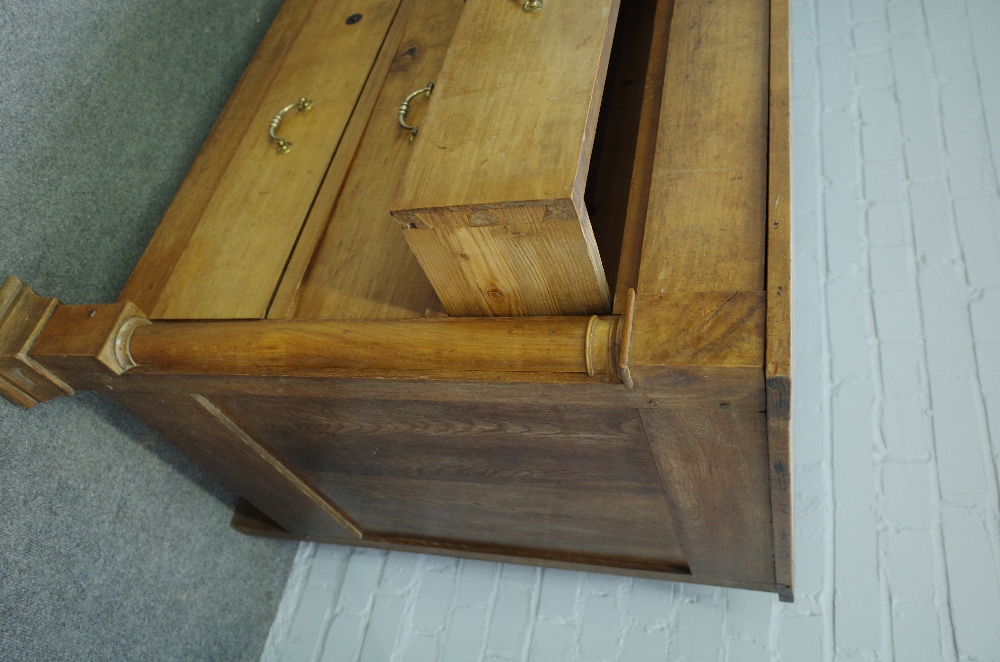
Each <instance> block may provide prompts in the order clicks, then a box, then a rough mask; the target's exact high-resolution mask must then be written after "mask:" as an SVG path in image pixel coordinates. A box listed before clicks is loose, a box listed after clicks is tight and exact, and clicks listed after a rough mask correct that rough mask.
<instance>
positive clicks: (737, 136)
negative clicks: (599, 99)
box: [637, 0, 768, 294]
mask: <svg viewBox="0 0 1000 662" xmlns="http://www.w3.org/2000/svg"><path fill="white" fill-rule="evenodd" d="M663 100H664V105H663V108H662V110H661V113H660V126H659V133H658V136H657V145H656V160H655V163H654V168H653V176H652V180H651V181H652V188H651V190H650V194H649V212H648V218H647V221H646V228H645V237H644V240H643V248H642V266H641V268H640V273H639V286H638V288H637V290H638V292H639V294H657V293H661V292H706V291H717V292H760V291H763V290H764V285H765V282H764V260H765V248H766V205H767V193H766V191H767V140H768V124H767V117H768V109H767V102H768V4H767V3H765V2H760V1H759V0H730V1H729V2H704V1H703V0H676V1H675V3H674V10H673V20H672V23H671V29H670V49H669V53H668V55H667V68H666V80H665V84H664V89H663Z"/></svg>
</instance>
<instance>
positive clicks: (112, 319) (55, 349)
mask: <svg viewBox="0 0 1000 662" xmlns="http://www.w3.org/2000/svg"><path fill="white" fill-rule="evenodd" d="M146 325H149V320H147V319H146V317H145V315H143V314H142V312H141V311H140V310H139V309H138V308H136V307H135V306H134V305H133V304H131V303H128V302H125V303H109V304H98V305H93V306H65V305H63V306H58V307H57V308H56V309H55V310H54V311H53V313H52V317H51V319H50V320H49V323H48V324H47V325H46V326H45V329H44V330H43V331H42V334H41V335H40V336H39V337H38V341H37V342H36V343H35V346H34V347H32V349H31V356H32V358H33V359H35V360H36V361H38V362H39V363H41V364H43V365H45V366H46V367H47V368H49V369H50V370H52V371H53V372H55V373H56V374H58V375H61V376H62V377H63V379H65V380H66V381H68V382H70V383H73V381H74V380H75V377H76V375H78V374H81V373H90V372H96V373H106V374H113V375H120V374H122V373H124V372H126V371H127V370H129V369H131V368H133V367H135V362H134V361H133V360H132V356H131V353H130V351H129V348H130V341H131V338H132V334H133V333H134V332H135V330H136V329H137V328H139V327H140V326H146Z"/></svg>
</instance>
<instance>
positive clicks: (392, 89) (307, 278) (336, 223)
mask: <svg viewBox="0 0 1000 662" xmlns="http://www.w3.org/2000/svg"><path fill="white" fill-rule="evenodd" d="M463 7H464V5H463V4H462V3H461V2H455V0H418V1H417V2H411V3H408V10H409V11H408V12H407V16H406V24H405V28H403V34H402V35H401V37H402V38H401V41H400V42H399V47H398V49H396V50H395V51H394V53H393V54H392V55H391V67H390V69H389V72H388V76H387V77H386V78H385V81H384V85H383V86H382V88H381V92H380V94H379V96H378V101H377V102H376V103H375V106H374V112H373V113H372V115H371V121H370V122H369V123H368V126H367V129H366V130H365V133H364V137H363V138H362V139H361V143H360V146H359V148H358V151H357V155H356V157H354V158H353V159H352V160H351V163H350V172H349V173H348V174H347V179H346V181H344V182H334V183H333V184H332V185H333V186H336V191H335V192H331V193H328V192H327V186H328V185H327V183H324V187H323V190H322V191H321V192H320V199H323V198H325V197H326V196H327V195H330V194H332V193H336V194H339V195H337V197H336V198H335V200H336V206H332V207H327V208H326V209H323V208H322V207H321V206H320V205H319V204H318V203H319V201H320V200H317V207H316V208H314V209H313V211H312V212H311V215H310V222H312V216H313V215H316V214H324V213H325V217H324V218H322V219H321V220H322V221H324V222H327V221H328V223H327V224H326V231H325V233H324V234H323V237H322V241H321V243H320V244H319V247H318V249H317V248H316V246H315V245H314V246H312V247H310V246H308V245H302V246H301V249H302V250H308V251H309V255H310V256H311V263H310V262H309V261H307V262H306V263H307V264H309V268H308V270H306V269H305V268H304V267H303V268H302V269H301V270H300V271H299V272H295V271H293V270H291V269H290V270H289V272H288V273H287V274H286V280H287V279H289V278H290V279H292V281H290V282H288V283H285V282H283V283H282V289H286V288H288V287H292V286H293V285H298V287H299V291H298V296H297V302H296V303H295V305H294V306H293V307H291V308H288V307H287V306H286V309H285V310H286V313H287V314H285V313H282V312H281V309H280V308H279V309H278V310H275V311H273V312H272V314H271V317H272V318H273V317H275V316H276V315H275V313H277V314H278V315H277V316H281V317H289V318H292V317H294V318H299V319H382V318H394V317H423V316H424V313H425V312H426V311H427V310H428V309H430V310H434V311H442V312H443V310H444V308H443V307H442V305H441V302H440V301H438V298H437V295H435V294H434V289H433V288H432V287H431V284H430V282H429V281H428V280H427V276H425V275H424V272H423V270H422V269H421V268H420V264H419V263H418V262H417V259H416V258H415V257H414V256H413V252H412V251H411V250H410V248H409V246H407V244H406V240H405V239H403V236H402V234H401V233H400V231H399V225H398V224H397V223H395V222H394V221H393V220H392V217H391V216H390V215H389V206H390V203H391V202H392V197H393V195H394V193H395V191H396V185H397V184H398V183H399V179H400V177H401V176H402V173H403V168H404V167H405V166H406V160H407V158H408V157H409V156H410V154H411V152H412V151H413V149H414V144H413V143H411V142H410V140H409V138H410V134H409V132H407V131H404V130H403V129H401V128H400V127H399V125H398V123H397V122H396V113H397V111H398V109H399V104H400V102H401V101H402V100H403V99H404V98H405V97H406V95H407V94H409V93H410V92H412V91H413V90H414V89H417V88H420V87H422V86H423V85H425V84H426V83H427V82H428V81H432V80H435V79H436V78H437V75H438V72H439V71H440V69H441V63H442V62H443V61H444V56H445V52H446V51H447V49H448V45H449V44H450V43H451V36H452V34H453V33H454V31H455V25H456V24H457V23H458V18H459V16H461V13H462V9H463ZM422 101H423V100H422V99H421V102H419V103H414V104H413V107H412V109H411V111H410V115H409V119H410V121H411V122H415V123H418V124H419V123H420V122H421V121H422V117H423V114H424V113H425V111H426V106H425V104H424V103H422ZM341 185H342V188H341ZM313 251H315V255H313ZM298 252H299V248H296V253H297V255H296V256H295V257H293V265H294V264H295V263H296V262H297V261H298V260H301V259H302V258H301V257H300V256H299V255H298ZM297 279H302V282H301V285H299V283H298V280H297ZM276 303H277V301H276Z"/></svg>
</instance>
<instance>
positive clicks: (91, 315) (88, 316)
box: [87, 310, 97, 319]
mask: <svg viewBox="0 0 1000 662" xmlns="http://www.w3.org/2000/svg"><path fill="white" fill-rule="evenodd" d="M96 314H97V311H96V310H92V311H90V312H89V313H87V319H90V318H92V317H93V316H94V315H96Z"/></svg>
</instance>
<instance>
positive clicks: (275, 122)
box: [267, 97, 313, 154]
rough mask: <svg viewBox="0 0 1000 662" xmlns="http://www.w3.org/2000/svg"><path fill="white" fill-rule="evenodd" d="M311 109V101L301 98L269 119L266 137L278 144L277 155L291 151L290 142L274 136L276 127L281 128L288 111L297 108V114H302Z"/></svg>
mask: <svg viewBox="0 0 1000 662" xmlns="http://www.w3.org/2000/svg"><path fill="white" fill-rule="evenodd" d="M312 107H313V102H312V99H306V98H305V97H302V98H301V99H299V100H298V101H296V102H295V103H290V104H288V105H287V106H285V107H284V108H282V109H281V110H279V111H278V114H277V115H275V116H274V117H272V118H271V128H270V129H268V131H267V135H268V137H270V138H271V140H273V141H274V142H276V143H278V150H277V151H278V154H288V152H290V151H292V143H291V142H290V141H288V140H285V139H284V138H281V137H279V136H277V135H275V132H276V131H277V130H278V127H279V126H281V120H283V119H284V118H285V113H287V112H288V111H290V110H291V109H292V108H298V109H299V112H303V113H304V112H305V111H307V110H310V109H311V108H312Z"/></svg>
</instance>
